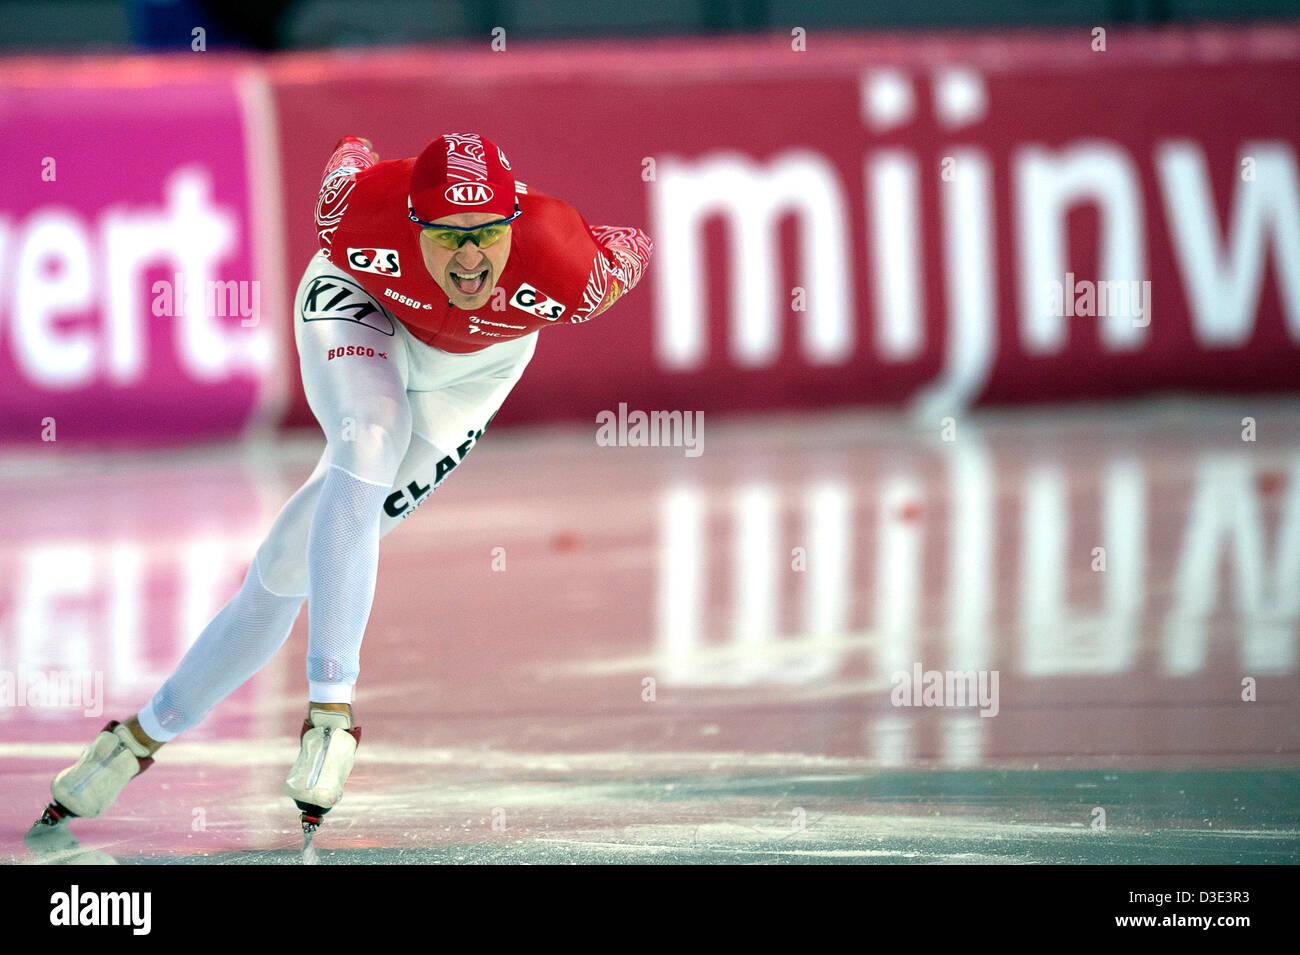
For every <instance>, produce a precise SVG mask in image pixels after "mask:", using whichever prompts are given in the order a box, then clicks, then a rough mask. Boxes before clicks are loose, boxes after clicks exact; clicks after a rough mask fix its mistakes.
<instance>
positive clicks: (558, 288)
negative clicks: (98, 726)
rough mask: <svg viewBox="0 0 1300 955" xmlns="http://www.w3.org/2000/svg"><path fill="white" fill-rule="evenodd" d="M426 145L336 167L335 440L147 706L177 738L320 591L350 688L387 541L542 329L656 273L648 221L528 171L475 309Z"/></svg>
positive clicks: (329, 246) (312, 674) (319, 657)
mask: <svg viewBox="0 0 1300 955" xmlns="http://www.w3.org/2000/svg"><path fill="white" fill-rule="evenodd" d="M414 163H415V160H414V159H413V158H411V159H399V160H393V161H388V162H376V161H375V158H374V155H373V154H372V153H371V151H370V150H369V149H368V148H367V147H366V145H365V144H363V143H361V142H360V141H359V140H356V139H353V138H351V137H349V138H347V139H345V140H343V141H342V142H341V143H340V144H339V146H338V147H336V149H335V151H334V154H333V155H332V156H331V157H330V160H329V162H328V164H327V165H326V169H325V175H324V178H323V181H322V183H321V190H320V196H319V198H318V201H317V204H316V228H317V233H318V236H319V240H320V246H321V249H320V252H318V253H317V255H315V256H314V257H313V258H312V260H311V262H310V264H309V265H308V266H307V269H306V271H305V272H304V273H303V276H302V281H301V282H300V283H299V286H298V290H297V294H296V296H295V299H294V310H293V316H294V337H295V340H296V342H297V345H298V355H299V365H300V368H301V370H302V380H303V389H304V391H305V392H306V395H307V400H308V403H309V404H310V406H311V409H312V412H313V413H314V414H315V416H316V418H317V420H318V421H319V423H320V425H321V428H322V429H323V430H324V432H325V436H326V439H327V444H326V448H325V451H324V453H323V454H322V456H321V458H320V461H319V462H318V464H317V466H316V468H315V470H314V471H313V472H312V474H311V476H310V477H309V478H308V479H307V481H306V483H304V484H303V485H302V487H301V488H299V489H298V491H297V492H295V493H294V495H293V496H292V497H291V498H290V499H289V501H288V502H287V503H286V504H285V506H284V507H283V508H282V509H281V511H280V513H279V515H278V516H277V517H276V520H275V523H274V525H273V526H272V528H271V530H270V532H269V533H268V535H267V537H266V539H265V540H264V541H263V543H262V544H261V546H260V547H259V548H258V550H257V554H256V556H255V558H254V560H253V562H252V565H251V566H250V568H249V570H248V573H247V575H246V577H245V579H244V583H243V586H242V587H241V588H240V590H239V592H238V593H237V594H236V595H235V596H234V597H233V598H232V599H231V600H230V602H229V603H228V604H227V605H226V606H225V607H223V608H222V610H221V611H220V612H219V613H218V614H217V616H216V617H215V618H214V619H213V620H212V622H211V623H209V624H208V626H207V627H206V628H205V629H204V631H203V632H202V633H201V634H200V636H199V639H198V640H197V641H196V642H195V644H194V645H193V646H192V647H191V648H190V650H189V652H188V653H187V654H186V656H185V658H184V659H183V660H182V661H181V664H180V666H179V667H178V669H177V671H176V672H175V673H174V674H173V675H172V676H171V677H170V678H169V679H168V680H167V681H166V682H165V683H164V684H163V686H162V688H161V689H159V691H158V692H157V693H156V694H155V695H154V697H153V699H152V701H151V702H150V704H149V706H148V707H146V708H145V709H144V710H143V711H142V712H141V714H140V722H141V726H142V728H143V729H144V731H145V732H146V733H148V734H149V736H151V737H152V738H154V739H156V740H160V741H165V740H169V739H172V738H173V737H175V736H176V735H177V734H178V733H180V732H182V731H184V730H186V729H188V728H190V727H191V726H194V725H195V724H196V723H198V722H199V721H200V720H201V719H202V718H203V716H204V715H205V714H206V713H207V712H208V710H209V709H211V707H212V706H213V705H215V704H216V703H217V702H219V701H220V700H221V699H223V698H224V697H225V696H227V695H228V694H229V693H231V692H233V691H234V690H235V689H236V688H237V687H238V686H240V685H241V684H242V683H243V682H244V681H245V680H247V679H248V678H249V677H250V676H252V675H253V674H254V673H255V672H257V670H258V669H260V668H261V667H262V666H263V665H264V664H265V663H266V662H267V661H268V660H270V658H271V657H272V656H273V655H274V653H275V652H276V650H278V649H279V648H280V646H281V645H282V644H283V643H284V641H285V639H287V637H288V635H289V631H290V629H291V628H292V626H293V622H294V620H295V619H296V617H297V615H298V612H299V610H300V609H301V607H302V602H303V601H304V600H307V601H308V653H307V678H308V684H309V694H310V699H311V700H312V701H313V702H318V703H327V702H351V700H352V693H353V687H354V685H355V683H356V680H357V676H358V673H359V670H360V665H359V658H360V648H361V638H362V635H363V633H364V631H365V626H366V622H367V620H368V618H369V614H370V606H371V602H372V600H373V598H374V590H375V574H376V569H377V566H378V548H379V539H380V538H381V537H382V536H383V535H384V534H386V533H388V532H389V531H390V530H392V529H393V528H394V527H395V526H396V525H397V524H398V523H399V522H400V521H402V520H404V519H405V518H407V517H409V516H410V515H411V513H412V512H413V511H414V510H415V509H416V508H417V507H418V506H419V505H420V504H421V503H422V502H423V501H424V500H425V499H426V498H427V497H428V496H429V494H430V493H431V492H432V491H433V489H434V488H436V487H437V486H438V485H439V484H441V483H442V481H444V480H445V479H446V478H447V476H448V475H449V474H450V473H451V472H452V470H453V469H455V468H457V467H458V466H459V465H460V463H461V462H462V461H464V459H465V456H466V455H467V454H468V453H469V451H470V449H472V448H473V446H474V444H475V443H476V442H477V441H478V440H479V438H481V437H482V434H483V430H484V429H485V428H486V427H487V424H488V422H489V421H491V419H492V417H493V416H494V415H495V414H496V412H497V409H498V408H499V407H500V406H501V403H502V402H503V401H504V400H505V398H506V395H508V394H509V393H510V390H511V389H512V388H513V387H514V384H515V382H516V381H518V380H519V377H520V375H521V374H522V373H523V370H524V368H525V366H526V365H527V364H528V362H529V360H530V359H531V358H532V355H533V350H534V348H535V347H536V344H537V333H538V332H539V331H540V330H541V329H543V328H548V327H550V326H553V325H571V324H578V323H582V322H585V321H588V320H589V319H592V318H594V317H595V316H597V315H599V314H600V313H601V312H603V311H605V310H606V309H608V308H609V307H610V306H611V305H613V304H614V302H615V301H616V300H617V299H618V298H619V297H620V296H621V295H624V294H626V293H627V292H628V291H629V290H630V289H632V288H633V287H634V286H635V285H636V284H637V282H638V281H640V279H641V276H642V275H643V274H644V272H645V269H646V266H647V265H648V263H649V259H650V253H651V249H652V246H651V242H650V239H649V238H648V237H647V236H646V235H645V234H644V233H643V232H641V231H640V230H639V229H635V228H619V227H612V226H590V225H588V224H587V222H586V221H585V220H584V219H583V218H582V216H581V215H579V214H578V212H577V211H576V210H575V209H574V208H573V207H572V206H570V205H568V204H567V203H565V202H563V201H561V200H559V199H556V198H553V197H551V196H547V195H544V194H543V193H540V192H538V191H537V190H535V189H530V188H529V187H528V186H526V185H525V184H523V183H521V182H516V199H517V201H518V204H519V208H520V210H521V213H522V214H521V215H520V217H519V218H518V219H516V220H515V221H514V222H513V223H512V233H511V248H510V253H509V256H508V258H507V260H506V265H505V268H504V270H503V271H502V273H501V275H500V277H499V279H498V281H497V286H496V287H495V288H494V290H493V292H492V295H491V297H490V298H489V300H488V304H487V305H485V306H484V307H483V308H481V309H475V310H473V311H465V310H462V309H459V308H456V307H455V306H453V305H451V303H450V302H449V301H448V300H447V296H446V295H445V293H444V292H443V290H442V289H441V288H440V287H439V286H438V284H437V283H436V282H435V281H434V280H433V277H432V276H431V275H430V274H429V272H428V270H427V269H426V268H425V266H424V260H423V257H422V255H421V253H420V248H419V238H418V237H419V233H418V230H416V229H413V228H411V226H410V223H409V221H408V219H407V193H408V189H409V182H410V178H411V169H412V167H413V165H414Z"/></svg>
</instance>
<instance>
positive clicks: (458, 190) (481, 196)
mask: <svg viewBox="0 0 1300 955" xmlns="http://www.w3.org/2000/svg"><path fill="white" fill-rule="evenodd" d="M443 196H444V197H445V198H446V200H447V201H448V202H454V203H456V204H457V205H460V206H481V205H482V204H483V203H485V202H491V201H492V187H491V186H489V185H487V184H486V183H482V182H475V183H467V184H461V185H455V186H448V187H447V191H446V192H444V193H443Z"/></svg>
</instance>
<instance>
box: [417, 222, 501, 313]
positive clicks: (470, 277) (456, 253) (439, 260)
mask: <svg viewBox="0 0 1300 955" xmlns="http://www.w3.org/2000/svg"><path fill="white" fill-rule="evenodd" d="M500 221H501V217H500V216H494V215H490V214H489V213H486V212H460V213H457V214H456V215H454V216H444V217H443V218H441V219H434V220H433V224H434V225H451V226H459V227H461V228H469V227H473V226H478V225H485V224H487V223H489V222H500ZM503 228H504V229H505V234H504V235H501V236H500V237H499V238H497V239H496V241H493V242H491V244H490V245H487V246H485V247H483V248H480V247H479V245H478V244H477V242H475V240H474V237H473V236H471V237H470V238H469V239H468V240H466V241H465V242H464V244H463V245H461V246H460V248H458V249H454V250H453V249H448V248H446V247H445V246H444V245H441V244H439V243H438V242H436V241H434V238H433V236H431V235H430V231H431V230H428V229H425V230H423V231H421V233H420V253H421V254H422V255H423V256H424V267H425V268H427V269H428V270H429V274H430V275H432V276H433V280H434V281H435V282H437V283H438V286H439V287H440V288H441V289H442V290H443V291H444V292H446V293H447V298H448V299H449V300H450V301H451V304H453V305H455V306H456V307H457V308H463V309H466V310H470V309H475V308H482V307H483V306H484V305H486V304H487V300H488V298H489V296H491V294H492V289H493V288H494V287H495V286H496V284H497V280H498V279H500V278H501V273H502V271H504V269H505V267H506V259H507V258H508V257H509V255H510V242H511V238H512V236H511V229H510V226H503ZM463 238H464V235H463V234H462V235H460V236H459V237H458V240H459V239H463ZM484 241H488V239H487V238H485V239H484Z"/></svg>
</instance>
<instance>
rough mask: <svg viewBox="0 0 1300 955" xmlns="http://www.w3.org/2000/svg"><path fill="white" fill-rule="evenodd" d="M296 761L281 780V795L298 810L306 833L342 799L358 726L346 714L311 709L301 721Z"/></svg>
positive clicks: (356, 741)
mask: <svg viewBox="0 0 1300 955" xmlns="http://www.w3.org/2000/svg"><path fill="white" fill-rule="evenodd" d="M300 738H301V748H300V749H299V750H298V760H297V762H295V763H294V764H293V769H292V770H291V771H290V772H289V778H288V779H287V780H285V783H284V794H285V795H286V796H288V797H289V798H290V799H292V800H293V801H294V802H295V803H297V805H298V808H299V809H300V810H301V811H302V831H303V833H304V834H306V835H308V836H310V835H311V833H313V832H315V831H316V829H317V828H318V827H319V826H320V822H321V817H322V816H324V815H325V813H327V812H329V811H330V810H331V809H332V808H334V806H335V805H337V804H338V801H339V800H340V799H342V798H343V784H344V783H345V782H347V779H348V776H349V774H351V772H352V764H353V763H354V762H355V761H356V757H357V744H358V743H360V742H361V727H359V726H357V727H354V726H353V725H352V718H351V717H350V716H348V714H347V713H335V712H333V711H331V710H312V711H311V719H309V720H303V723H302V734H301V737H300Z"/></svg>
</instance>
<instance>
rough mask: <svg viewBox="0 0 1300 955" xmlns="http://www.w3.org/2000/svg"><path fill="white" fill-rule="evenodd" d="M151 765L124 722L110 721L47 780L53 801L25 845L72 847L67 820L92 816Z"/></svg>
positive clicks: (145, 752)
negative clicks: (79, 754)
mask: <svg viewBox="0 0 1300 955" xmlns="http://www.w3.org/2000/svg"><path fill="white" fill-rule="evenodd" d="M152 765H153V757H152V756H150V755H149V750H148V749H147V748H146V747H145V746H144V745H143V744H142V743H140V742H139V741H138V740H137V739H136V738H135V737H134V736H132V735H131V731H130V730H128V729H127V728H126V726H125V725H123V724H122V723H119V722H118V721H117V720H113V721H112V722H110V723H109V724H108V725H107V726H105V727H104V729H103V731H102V732H101V733H100V734H99V736H98V737H96V738H95V741H94V742H93V743H91V744H90V745H89V746H87V747H86V748H85V750H83V751H82V754H81V758H80V759H78V760H77V762H76V763H74V764H73V765H72V766H69V767H68V768H67V769H65V770H63V771H62V772H61V773H59V774H58V775H57V776H55V777H54V781H53V782H52V783H50V794H51V795H52V796H53V797H54V802H52V803H50V804H49V805H48V806H46V807H45V812H44V814H42V816H41V818H40V820H39V821H37V823H36V824H35V825H34V826H32V828H31V829H30V830H29V831H28V833H27V837H26V839H27V842H28V845H30V846H34V845H38V844H39V845H42V846H45V847H75V846H76V844H77V843H76V840H75V839H73V838H72V837H71V835H68V834H67V821H68V820H69V819H72V818H75V817H77V816H83V817H85V818H87V819H94V818H95V817H96V816H98V815H100V814H101V813H102V812H104V810H106V809H108V807H109V806H111V805H113V803H114V801H115V800H116V799H117V797H118V794H119V793H120V792H121V791H122V788H123V787H124V786H125V785H126V784H127V783H128V782H130V781H131V780H132V779H134V778H135V777H136V776H139V775H140V774H141V773H142V772H144V771H145V770H146V769H148V768H149V767H150V766H152Z"/></svg>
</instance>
